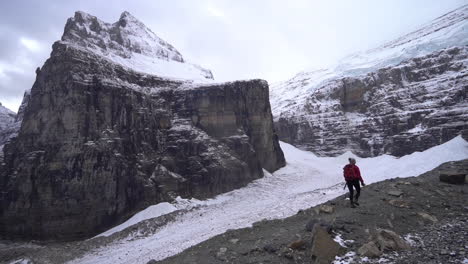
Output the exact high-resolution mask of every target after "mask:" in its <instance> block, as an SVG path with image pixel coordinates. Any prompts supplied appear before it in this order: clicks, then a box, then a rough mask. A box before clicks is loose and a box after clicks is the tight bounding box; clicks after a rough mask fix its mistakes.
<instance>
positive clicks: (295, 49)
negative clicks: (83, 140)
mask: <svg viewBox="0 0 468 264" xmlns="http://www.w3.org/2000/svg"><path fill="white" fill-rule="evenodd" d="M465 3H466V0H444V1H439V0H413V1H406V0H388V1H375V0H356V1H348V0H335V1H306V0H296V1H279V0H278V1H277V0H258V1H248V0H237V1H227V0H218V1H214V0H198V1H190V0H174V1H170V0H166V1H163V0H160V1H153V0H136V1H124V0H117V1H95V0H84V1H61V0H44V1H26V0H15V1H5V2H3V3H2V8H1V9H0V43H2V45H1V46H0V102H2V103H3V104H4V105H6V106H8V107H10V108H12V109H13V110H17V107H18V106H19V103H20V102H21V98H22V95H23V92H24V90H26V89H29V88H31V86H32V83H33V81H34V78H35V68H36V67H37V66H41V65H42V64H43V63H44V61H45V60H46V59H47V58H48V56H49V54H50V51H51V45H52V43H53V42H54V41H56V40H58V39H60V37H61V34H62V32H63V27H64V25H65V22H66V20H67V18H68V17H71V16H73V14H74V12H75V11H76V10H82V11H85V12H88V13H90V14H93V15H95V16H97V17H99V18H100V19H102V20H104V21H107V22H114V21H116V20H117V19H118V17H119V16H120V13H121V12H122V11H124V10H127V11H129V12H130V13H132V14H133V15H134V16H136V17H137V18H139V19H140V20H141V21H142V22H144V23H145V24H146V25H147V26H148V27H150V28H151V29H152V30H153V31H154V32H155V33H156V34H157V35H159V36H160V37H161V38H163V39H165V40H166V41H168V42H169V43H171V44H173V45H174V46H175V47H176V48H177V49H178V50H179V51H180V52H181V53H182V54H183V56H184V57H185V59H187V60H189V61H191V62H194V63H197V64H200V65H202V66H204V67H206V68H209V69H211V70H212V71H213V72H214V75H215V79H217V80H220V81H224V80H233V79H244V78H264V79H267V80H268V81H279V80H284V79H287V78H289V77H291V76H292V75H293V74H295V73H297V72H299V71H302V70H306V69H310V68H316V67H324V66H326V65H329V64H331V63H334V62H335V61H336V60H337V59H339V58H341V57H343V56H345V55H347V54H349V53H351V52H355V51H358V50H365V49H368V48H371V47H374V46H376V45H377V44H380V43H382V42H384V41H388V40H391V39H393V38H395V37H397V36H399V35H401V34H404V33H406V32H408V31H411V30H413V29H416V28H417V27H418V26H419V25H421V24H423V23H425V22H428V21H429V20H431V19H433V18H435V17H437V16H440V15H442V14H444V13H446V12H448V11H450V10H452V9H454V8H457V7H459V6H461V5H463V4H465ZM21 38H23V39H27V40H30V41H31V43H37V44H38V46H39V50H35V51H33V50H31V49H28V48H27V45H23V44H21Z"/></svg>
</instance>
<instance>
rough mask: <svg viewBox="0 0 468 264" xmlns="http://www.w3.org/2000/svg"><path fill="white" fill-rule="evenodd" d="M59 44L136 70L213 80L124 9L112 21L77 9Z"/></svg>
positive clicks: (210, 75)
mask: <svg viewBox="0 0 468 264" xmlns="http://www.w3.org/2000/svg"><path fill="white" fill-rule="evenodd" d="M61 43H62V44H66V45H67V46H71V47H74V48H79V49H80V50H86V51H88V52H91V53H94V54H97V55H99V56H103V57H105V59H107V60H110V61H111V62H113V63H117V64H120V65H123V66H126V67H129V68H132V69H133V70H136V71H139V72H145V73H149V74H153V75H158V76H161V77H171V78H181V79H196V80H205V79H213V75H212V73H211V71H209V70H207V69H204V68H202V67H200V66H198V65H194V64H191V63H187V62H186V61H185V59H184V58H183V57H182V54H181V53H180V52H179V51H178V50H177V49H176V48H174V47H173V46H172V45H171V44H169V43H168V42H166V41H164V40H163V39H161V38H160V37H158V36H157V35H156V34H155V33H154V32H153V31H151V30H150V29H149V28H148V27H147V26H146V25H145V24H144V23H143V22H141V21H140V20H138V19H137V18H135V17H134V16H133V15H132V14H130V13H129V12H127V11H125V12H123V13H122V14H121V15H120V18H119V20H118V21H117V22H115V23H112V24H111V23H107V22H104V21H102V20H100V19H99V18H97V17H95V16H93V15H90V14H88V13H85V12H82V11H77V12H75V15H74V16H73V17H71V18H69V19H68V21H67V23H66V25H65V29H64V33H63V36H62V39H61Z"/></svg>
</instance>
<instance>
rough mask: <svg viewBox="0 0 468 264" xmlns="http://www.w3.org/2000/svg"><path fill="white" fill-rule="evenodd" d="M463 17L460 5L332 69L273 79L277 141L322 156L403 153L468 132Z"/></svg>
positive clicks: (466, 24) (467, 11)
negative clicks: (279, 80)
mask: <svg viewBox="0 0 468 264" xmlns="http://www.w3.org/2000/svg"><path fill="white" fill-rule="evenodd" d="M467 18H468V5H465V6H463V7H460V8H459V9H457V10H454V11H452V12H450V13H448V14H446V15H444V16H441V17H439V18H437V19H435V20H434V21H432V22H430V23H428V24H426V25H424V26H423V27H421V29H419V30H416V31H414V32H412V33H409V34H407V35H404V36H402V37H401V38H398V39H396V40H394V41H390V42H388V43H386V44H384V45H382V46H380V47H378V48H375V49H371V50H368V51H365V52H360V53H357V54H353V55H351V56H348V57H346V58H344V59H342V60H341V61H340V62H339V63H338V64H337V65H336V66H335V67H331V68H330V69H320V70H314V71H309V72H302V73H299V74H297V75H296V76H295V77H293V78H292V79H290V80H288V81H285V82H282V83H277V84H273V85H272V86H271V92H270V100H271V106H272V111H273V115H274V118H275V121H276V125H277V131H278V132H279V136H280V139H281V140H284V141H287V142H290V143H292V144H294V145H296V146H299V147H301V148H304V149H307V150H310V151H313V152H315V153H317V154H320V155H327V156H330V155H339V154H340V153H343V152H344V151H346V150H354V151H356V152H357V153H358V154H359V155H364V156H372V155H380V154H383V153H392V154H394V155H404V154H408V153H411V152H413V151H416V150H423V149H426V148H427V147H430V146H434V145H437V144H440V143H442V142H445V141H447V140H449V139H451V138H453V137H454V136H455V135H457V134H460V133H462V131H468V130H467V129H468V127H467V126H466V125H463V122H467V121H468V112H467V110H466V85H467V83H468V80H467V75H466V72H467V65H468V60H467V54H468V49H467V45H468V19H467ZM463 109H465V110H463ZM417 126H419V127H421V128H423V129H420V130H415V128H416V127H417ZM435 131H437V132H435ZM415 132H418V133H415ZM361 133H364V135H363V134H361ZM405 133H406V134H405ZM414 135H417V138H415V137H413V136H414ZM430 138H432V139H430ZM405 141H409V142H410V144H406V143H405ZM395 142H397V143H395ZM411 142H413V143H411ZM394 145H395V147H393V146H394ZM406 145H408V147H406ZM405 148H406V149H405Z"/></svg>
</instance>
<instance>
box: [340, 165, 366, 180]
mask: <svg viewBox="0 0 468 264" xmlns="http://www.w3.org/2000/svg"><path fill="white" fill-rule="evenodd" d="M343 175H344V178H345V180H346V181H352V180H359V181H360V182H364V180H363V179H362V177H361V172H360V171H359V168H358V166H356V165H352V164H348V165H346V166H344V168H343Z"/></svg>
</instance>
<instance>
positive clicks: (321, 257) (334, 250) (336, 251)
mask: <svg viewBox="0 0 468 264" xmlns="http://www.w3.org/2000/svg"><path fill="white" fill-rule="evenodd" d="M312 235H313V236H312V248H311V255H312V261H311V263H313V264H325V263H326V264H328V263H331V262H332V261H333V260H334V259H335V257H336V256H338V255H341V254H342V253H343V252H344V248H342V247H341V246H340V244H338V243H337V242H336V241H334V240H333V238H332V237H331V235H330V234H329V233H328V232H327V230H325V229H324V228H322V227H320V226H319V225H315V226H314V230H313V231H312Z"/></svg>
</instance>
